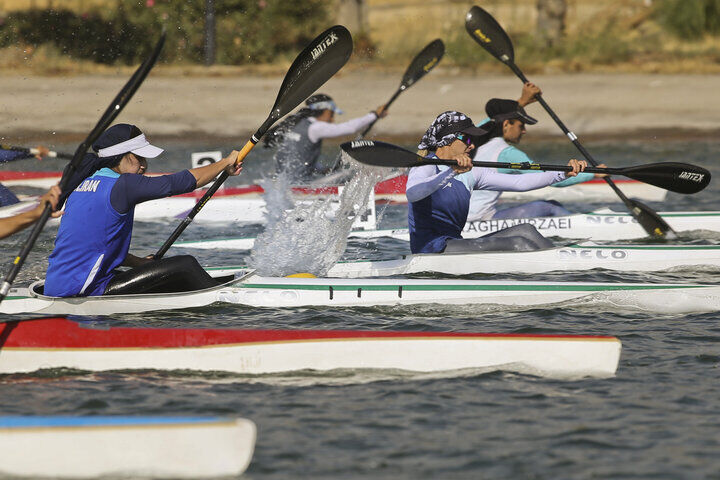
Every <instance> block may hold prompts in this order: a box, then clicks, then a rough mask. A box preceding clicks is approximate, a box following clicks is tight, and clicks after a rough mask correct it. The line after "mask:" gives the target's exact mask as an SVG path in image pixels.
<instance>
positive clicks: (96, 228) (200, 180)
mask: <svg viewBox="0 0 720 480" xmlns="http://www.w3.org/2000/svg"><path fill="white" fill-rule="evenodd" d="M93 150H94V151H95V152H96V153H94V154H88V155H87V156H86V157H85V159H84V161H83V164H82V165H81V168H80V170H81V171H85V172H89V174H92V176H90V177H89V178H86V179H83V177H82V175H75V176H74V177H73V178H72V182H71V185H72V187H71V188H73V191H72V193H70V194H69V196H68V197H67V203H66V206H65V215H64V216H63V218H62V221H61V222H60V228H59V229H58V234H57V238H56V239H55V248H54V250H53V252H52V254H51V255H50V258H49V262H48V263H49V264H48V270H47V275H46V279H45V292H44V293H45V294H46V295H50V296H57V297H69V296H92V295H108V294H127V293H146V292H147V293H149V292H168V291H183V290H197V289H200V288H207V287H208V286H212V285H214V284H215V282H214V280H212V279H211V278H210V277H209V275H207V273H206V272H205V271H204V270H203V269H202V267H200V265H199V264H198V263H197V261H196V260H195V259H194V258H193V257H191V256H187V255H185V256H179V257H169V258H163V259H162V260H158V261H155V260H152V259H150V258H148V257H145V258H140V257H136V256H134V255H132V254H130V253H129V248H130V239H131V237H132V227H133V214H134V210H135V205H137V204H138V203H142V202H146V201H148V200H154V199H156V198H163V197H168V196H171V195H178V194H181V193H186V192H191V191H193V190H194V189H196V188H198V187H202V186H203V185H206V184H208V183H210V182H211V181H212V180H213V179H214V178H215V177H216V176H217V175H218V174H220V173H221V172H222V171H223V170H225V172H227V173H228V174H229V175H238V174H239V173H240V171H241V169H242V167H241V164H238V165H235V161H236V160H237V155H238V152H237V151H233V152H232V153H231V154H230V155H228V156H227V157H226V158H223V159H222V160H221V161H219V162H216V163H213V164H210V165H206V166H203V167H199V168H194V169H192V170H183V171H181V172H178V173H174V174H172V175H161V176H157V177H145V176H144V175H143V173H145V170H146V169H147V159H148V158H155V157H157V156H158V155H160V154H161V153H162V152H163V150H162V149H161V148H158V147H156V146H154V145H152V144H150V142H149V141H148V140H147V138H145V135H144V134H143V133H142V132H141V131H140V129H139V128H137V127H136V126H134V125H128V124H118V125H114V126H112V127H110V128H109V129H108V130H106V131H105V132H104V133H103V134H102V135H101V136H100V138H99V139H98V140H97V142H95V144H94V145H93ZM93 168H99V169H98V170H97V171H93ZM63 193H64V195H67V194H68V192H63ZM120 266H128V267H133V269H132V270H130V271H127V272H118V271H116V268H118V267H120Z"/></svg>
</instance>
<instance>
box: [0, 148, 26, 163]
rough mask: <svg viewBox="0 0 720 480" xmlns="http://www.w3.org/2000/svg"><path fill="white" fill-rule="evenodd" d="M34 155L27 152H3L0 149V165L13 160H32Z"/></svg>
mask: <svg viewBox="0 0 720 480" xmlns="http://www.w3.org/2000/svg"><path fill="white" fill-rule="evenodd" d="M32 157H34V155H33V154H32V153H28V152H20V151H18V150H3V149H0V163H7V162H12V161H15V160H22V159H23V158H32Z"/></svg>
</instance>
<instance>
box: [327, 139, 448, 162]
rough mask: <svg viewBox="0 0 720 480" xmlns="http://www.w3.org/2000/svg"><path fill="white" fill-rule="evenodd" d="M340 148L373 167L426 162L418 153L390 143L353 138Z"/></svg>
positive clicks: (354, 158)
mask: <svg viewBox="0 0 720 480" xmlns="http://www.w3.org/2000/svg"><path fill="white" fill-rule="evenodd" d="M340 148H341V149H342V151H343V152H345V153H347V154H348V155H350V157H352V158H353V160H357V161H358V162H360V163H364V164H366V165H372V166H374V167H392V168H410V167H417V166H420V165H426V164H428V162H427V160H426V159H425V158H423V157H421V156H420V155H416V154H414V153H413V152H411V151H409V150H405V149H404V148H402V147H398V146H397V145H393V144H391V143H385V142H377V141H374V140H354V141H352V142H345V143H343V144H342V145H340ZM436 160H437V159H436Z"/></svg>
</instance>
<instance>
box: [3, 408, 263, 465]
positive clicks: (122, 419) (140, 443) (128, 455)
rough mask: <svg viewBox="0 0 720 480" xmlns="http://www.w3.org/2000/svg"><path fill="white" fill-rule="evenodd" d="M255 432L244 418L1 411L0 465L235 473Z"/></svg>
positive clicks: (249, 450) (248, 453)
mask: <svg viewBox="0 0 720 480" xmlns="http://www.w3.org/2000/svg"><path fill="white" fill-rule="evenodd" d="M255 436H256V428H255V424H254V423H253V422H251V421H250V420H246V419H243V418H217V417H127V416H113V417H102V416H98V417H0V473H2V474H6V475H13V476H22V477H52V478H97V477H105V476H120V477H143V478H152V477H160V478H214V477H219V476H230V475H233V476H235V475H240V474H241V473H243V472H244V471H245V470H246V469H247V467H248V465H249V463H250V460H251V458H252V455H253V450H254V447H255ZM179 459H182V461H178V460H179Z"/></svg>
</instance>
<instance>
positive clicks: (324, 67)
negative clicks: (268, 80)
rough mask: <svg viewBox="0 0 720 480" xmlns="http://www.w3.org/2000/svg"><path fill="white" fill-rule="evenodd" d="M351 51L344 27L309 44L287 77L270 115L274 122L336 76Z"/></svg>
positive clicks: (351, 47) (322, 34) (334, 28)
mask: <svg viewBox="0 0 720 480" xmlns="http://www.w3.org/2000/svg"><path fill="white" fill-rule="evenodd" d="M352 49H353V42H352V37H351V36H350V32H349V31H348V29H347V28H345V27H343V26H342V25H335V26H334V27H330V28H328V29H327V30H325V31H324V32H323V33H321V34H320V35H318V36H317V38H315V39H314V40H313V41H312V42H310V44H309V45H308V46H307V47H305V50H303V51H302V52H300V54H299V55H298V56H297V58H295V61H294V62H293V64H292V65H291V66H290V69H289V70H288V72H287V74H285V80H283V83H282V85H281V86H280V91H279V92H278V96H277V99H275V105H273V108H272V111H271V112H270V117H269V119H271V122H275V121H277V120H278V119H279V118H280V117H282V116H284V115H285V114H287V113H288V112H289V111H290V110H292V109H293V108H295V107H297V106H298V105H300V103H302V102H303V101H304V100H305V99H306V98H308V97H309V96H310V95H312V94H313V93H314V92H315V90H317V89H318V88H320V87H321V86H322V85H323V84H324V83H325V82H327V81H328V80H329V79H330V78H331V77H332V76H333V75H335V73H336V72H337V71H338V70H340V69H341V68H342V67H343V65H345V63H347V61H348V59H349V58H350V55H351V54H352ZM262 133H265V132H262Z"/></svg>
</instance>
